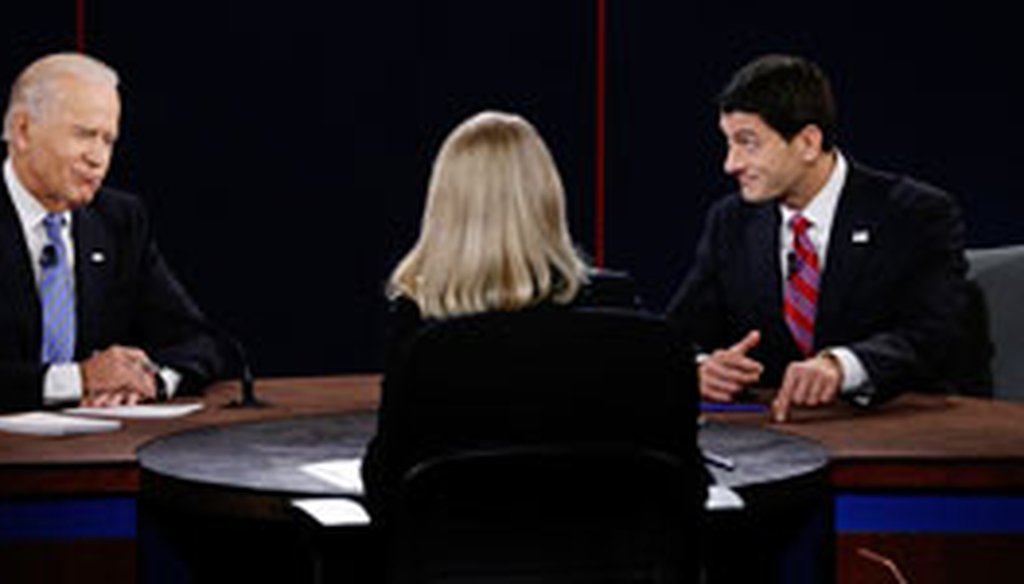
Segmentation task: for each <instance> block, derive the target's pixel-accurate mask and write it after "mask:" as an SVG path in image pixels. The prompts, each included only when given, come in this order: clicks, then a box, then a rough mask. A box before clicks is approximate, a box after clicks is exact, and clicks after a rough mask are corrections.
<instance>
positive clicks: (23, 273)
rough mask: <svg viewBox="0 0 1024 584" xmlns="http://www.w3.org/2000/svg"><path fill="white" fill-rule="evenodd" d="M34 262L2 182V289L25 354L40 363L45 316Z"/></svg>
mask: <svg viewBox="0 0 1024 584" xmlns="http://www.w3.org/2000/svg"><path fill="white" fill-rule="evenodd" d="M30 262H31V260H30V258H29V253H28V245H27V244H26V243H25V235H24V232H23V230H22V228H21V221H20V220H19V219H18V213H17V211H16V210H15V209H14V203H13V202H12V201H11V196H10V194H9V193H8V192H7V186H6V185H5V184H4V183H3V181H2V180H0V274H3V275H4V276H3V278H0V286H3V287H4V288H5V294H4V296H6V297H7V298H9V299H10V303H11V305H10V307H9V308H7V310H10V311H11V313H12V318H13V319H14V320H15V322H16V323H17V326H18V327H19V328H20V329H21V331H22V334H20V335H18V337H19V338H21V339H25V341H26V343H25V349H24V350H26V351H31V352H30V355H32V358H33V359H39V351H40V348H41V343H42V330H41V329H42V316H41V313H40V310H41V309H40V307H39V293H38V290H37V288H36V278H35V275H34V274H33V273H32V265H31V263H30Z"/></svg>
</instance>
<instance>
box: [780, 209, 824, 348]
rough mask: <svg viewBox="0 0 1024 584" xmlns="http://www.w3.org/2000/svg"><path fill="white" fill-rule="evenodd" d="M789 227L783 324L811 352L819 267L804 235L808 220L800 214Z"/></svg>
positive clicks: (797, 343)
mask: <svg viewBox="0 0 1024 584" xmlns="http://www.w3.org/2000/svg"><path fill="white" fill-rule="evenodd" d="M789 226H790V228H791V229H792V231H793V253H792V254H791V256H790V258H791V261H792V262H793V265H790V266H788V269H787V277H786V289H785V307H784V311H785V318H786V325H787V326H789V330H790V332H791V333H793V340H794V341H796V345H797V347H799V348H800V351H802V352H803V354H804V355H808V356H809V355H811V353H813V352H814V316H815V313H816V312H817V307H818V280H819V276H820V274H821V267H820V265H819V263H818V254H817V252H815V251H814V244H813V243H811V238H810V237H808V236H807V230H808V229H809V228H810V227H811V222H810V221H808V220H807V218H806V217H804V216H803V215H794V216H793V218H792V219H790V221H789Z"/></svg>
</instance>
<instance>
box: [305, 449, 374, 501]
mask: <svg viewBox="0 0 1024 584" xmlns="http://www.w3.org/2000/svg"><path fill="white" fill-rule="evenodd" d="M362 465H363V461H362V460H361V459H358V458H343V459H338V460H326V461H324V462H314V463H312V464H307V465H305V466H303V467H302V472H305V473H308V474H311V475H313V476H315V477H316V478H318V479H320V480H323V481H327V482H328V483H331V484H332V485H335V486H337V487H341V488H342V489H345V490H346V491H351V492H353V493H362V492H363V477H362V476H361V475H360V474H359V469H360V468H361V467H362Z"/></svg>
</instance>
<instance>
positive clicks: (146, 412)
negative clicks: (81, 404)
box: [63, 402, 203, 420]
mask: <svg viewBox="0 0 1024 584" xmlns="http://www.w3.org/2000/svg"><path fill="white" fill-rule="evenodd" d="M201 409H203V404H202V403H199V402H196V403H190V404H139V405H134V406H112V407H107V408H67V409H65V410H63V411H64V413H65V414H74V415H76V416H89V417H96V418H125V419H131V420H161V419H166V418H180V417H182V416H187V415H189V414H191V413H193V412H197V411H199V410H201Z"/></svg>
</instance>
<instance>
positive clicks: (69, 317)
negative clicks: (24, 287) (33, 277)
mask: <svg viewBox="0 0 1024 584" xmlns="http://www.w3.org/2000/svg"><path fill="white" fill-rule="evenodd" d="M63 224H64V218H63V217H61V216H60V215H55V214H53V213H50V214H48V215H47V216H46V218H45V219H43V226H44V227H45V228H46V236H47V239H49V243H48V244H47V245H46V247H45V248H44V249H43V256H42V283H41V284H40V286H39V295H40V299H41V301H42V306H43V363H67V362H70V361H73V360H74V357H75V285H74V282H73V280H72V278H71V268H70V267H69V265H68V252H67V248H66V247H64V238H63V237H62V236H61V227H62V225H63Z"/></svg>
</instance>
